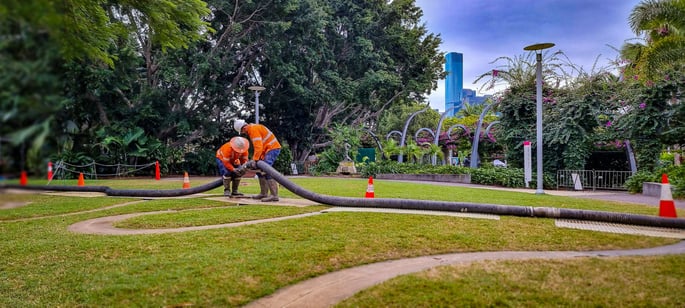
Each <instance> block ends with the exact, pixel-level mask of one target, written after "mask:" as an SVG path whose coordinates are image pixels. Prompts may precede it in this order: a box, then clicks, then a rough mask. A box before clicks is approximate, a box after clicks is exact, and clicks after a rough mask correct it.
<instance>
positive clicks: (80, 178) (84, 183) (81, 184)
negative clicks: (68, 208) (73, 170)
mask: <svg viewBox="0 0 685 308" xmlns="http://www.w3.org/2000/svg"><path fill="white" fill-rule="evenodd" d="M76 185H78V186H86V181H84V180H83V172H82V173H79V174H78V184H76Z"/></svg>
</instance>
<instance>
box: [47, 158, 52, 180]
mask: <svg viewBox="0 0 685 308" xmlns="http://www.w3.org/2000/svg"><path fill="white" fill-rule="evenodd" d="M51 180H52V162H51V161H49V162H48V181H51Z"/></svg>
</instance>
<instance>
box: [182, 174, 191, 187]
mask: <svg viewBox="0 0 685 308" xmlns="http://www.w3.org/2000/svg"><path fill="white" fill-rule="evenodd" d="M183 188H184V189H185V188H190V178H189V177H188V172H184V173H183Z"/></svg>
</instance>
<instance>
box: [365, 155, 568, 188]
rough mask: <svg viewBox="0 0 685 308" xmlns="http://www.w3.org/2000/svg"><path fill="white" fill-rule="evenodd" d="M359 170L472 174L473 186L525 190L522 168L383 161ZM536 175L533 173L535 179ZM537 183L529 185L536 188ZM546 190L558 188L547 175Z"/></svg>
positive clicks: (391, 172) (393, 172)
mask: <svg viewBox="0 0 685 308" xmlns="http://www.w3.org/2000/svg"><path fill="white" fill-rule="evenodd" d="M357 170H358V171H359V172H360V174H361V175H362V176H363V177H367V176H376V175H378V174H453V175H456V174H470V175H471V183H472V184H481V185H493V186H502V187H512V188H523V187H525V186H526V183H525V182H524V180H523V179H524V175H523V169H521V168H497V167H491V166H487V167H482V168H476V169H471V168H468V167H460V166H450V165H442V166H433V165H427V164H411V163H398V162H396V161H388V160H386V161H382V162H374V163H368V164H357ZM535 177H536V174H535V173H533V178H535ZM535 184H536V183H534V182H531V183H529V185H530V186H531V187H534V186H535ZM543 186H544V188H554V187H556V181H555V180H554V178H552V177H550V176H549V175H548V174H545V175H544V177H543Z"/></svg>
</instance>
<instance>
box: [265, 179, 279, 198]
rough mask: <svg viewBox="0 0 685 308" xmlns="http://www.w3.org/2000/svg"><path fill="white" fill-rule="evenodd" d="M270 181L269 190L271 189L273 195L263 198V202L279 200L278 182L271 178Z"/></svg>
mask: <svg viewBox="0 0 685 308" xmlns="http://www.w3.org/2000/svg"><path fill="white" fill-rule="evenodd" d="M268 183H269V190H271V195H270V196H268V197H266V198H264V199H262V202H273V201H278V182H276V180H274V179H271V180H269V181H268Z"/></svg>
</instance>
